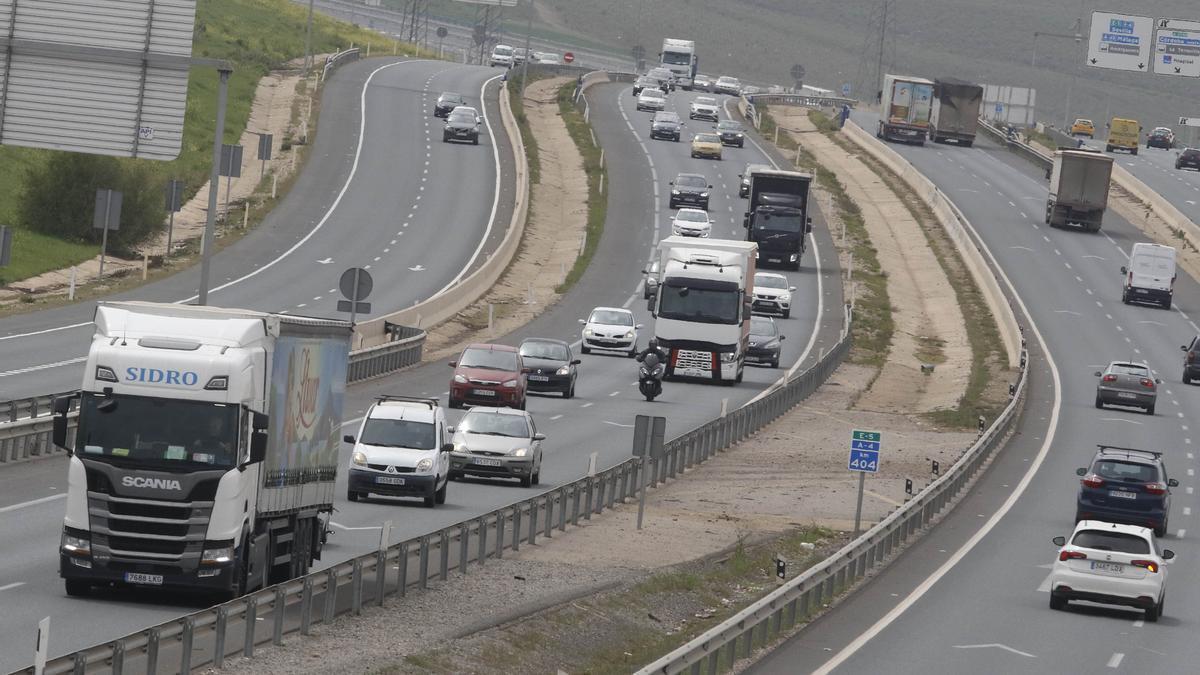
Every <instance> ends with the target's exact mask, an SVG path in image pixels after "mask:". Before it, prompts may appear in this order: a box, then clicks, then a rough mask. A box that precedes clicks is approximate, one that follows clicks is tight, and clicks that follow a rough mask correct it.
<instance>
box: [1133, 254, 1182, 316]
mask: <svg viewBox="0 0 1200 675" xmlns="http://www.w3.org/2000/svg"><path fill="white" fill-rule="evenodd" d="M1121 274H1124V275H1125V285H1124V287H1123V288H1122V289H1121V302H1123V303H1125V304H1127V305H1128V304H1129V303H1131V302H1151V303H1154V304H1156V305H1159V306H1161V307H1162V308H1163V309H1171V300H1172V299H1173V298H1174V296H1175V277H1176V272H1175V249H1174V248H1173V247H1171V246H1164V245H1162V244H1151V243H1148V242H1139V243H1136V244H1134V245H1133V248H1131V249H1130V250H1129V262H1128V263H1127V264H1126V265H1124V266H1122V267H1121Z"/></svg>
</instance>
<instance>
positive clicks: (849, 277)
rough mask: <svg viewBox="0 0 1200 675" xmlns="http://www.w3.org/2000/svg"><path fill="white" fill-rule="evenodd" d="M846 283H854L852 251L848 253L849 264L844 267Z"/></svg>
mask: <svg viewBox="0 0 1200 675" xmlns="http://www.w3.org/2000/svg"><path fill="white" fill-rule="evenodd" d="M846 281H854V251H851V252H850V262H849V264H847V265H846Z"/></svg>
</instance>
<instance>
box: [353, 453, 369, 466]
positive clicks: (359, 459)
mask: <svg viewBox="0 0 1200 675" xmlns="http://www.w3.org/2000/svg"><path fill="white" fill-rule="evenodd" d="M350 463H351V464H357V465H358V466H366V465H367V456H366V454H365V453H363V451H362V450H355V451H354V454H353V455H351V456H350Z"/></svg>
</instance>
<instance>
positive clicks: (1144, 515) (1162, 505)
mask: <svg viewBox="0 0 1200 675" xmlns="http://www.w3.org/2000/svg"><path fill="white" fill-rule="evenodd" d="M1097 447H1098V448H1099V451H1097V452H1096V456H1095V457H1094V458H1092V465H1091V467H1087V468H1080V469H1076V471H1075V473H1076V474H1077V475H1079V476H1082V477H1083V478H1082V479H1081V480H1080V481H1079V496H1078V498H1077V500H1076V503H1075V522H1077V523H1078V522H1079V521H1081V520H1102V521H1104V522H1108V523H1123V524H1126V525H1140V526H1142V527H1149V528H1152V529H1153V530H1154V536H1156V537H1162V536H1164V535H1166V533H1167V519H1168V517H1169V516H1170V513H1171V488H1173V487H1176V486H1178V485H1179V481H1177V480H1175V479H1174V478H1167V467H1166V466H1165V465H1164V464H1163V461H1162V453H1161V452H1151V451H1150V450H1136V449H1134V448H1118V447H1114V446H1110V445H1099V446H1097Z"/></svg>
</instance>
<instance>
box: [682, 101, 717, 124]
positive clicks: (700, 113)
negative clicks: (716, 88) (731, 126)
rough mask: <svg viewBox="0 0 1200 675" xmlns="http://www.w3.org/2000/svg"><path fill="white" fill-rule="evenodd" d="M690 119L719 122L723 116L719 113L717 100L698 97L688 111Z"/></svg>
mask: <svg viewBox="0 0 1200 675" xmlns="http://www.w3.org/2000/svg"><path fill="white" fill-rule="evenodd" d="M688 119H691V120H712V121H713V122H719V121H720V120H721V114H720V113H719V112H718V111H717V99H715V98H713V97H711V96H697V97H696V100H694V101H692V107H691V110H689V111H688Z"/></svg>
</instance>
